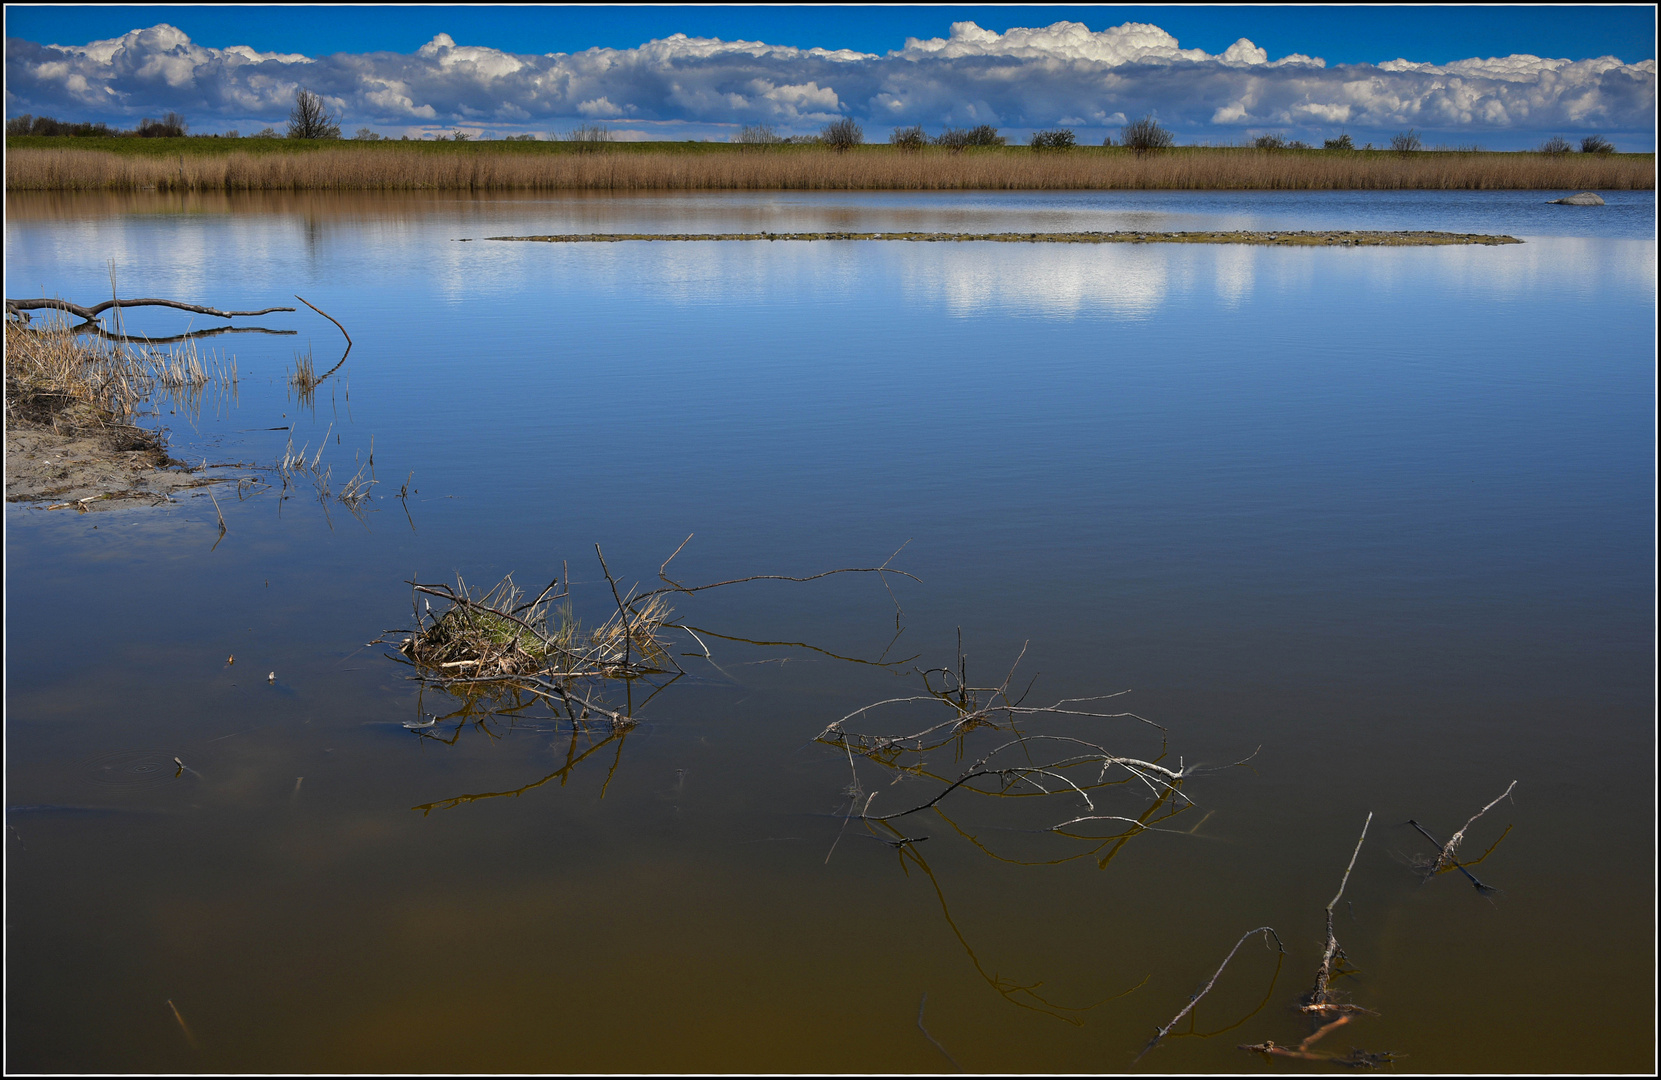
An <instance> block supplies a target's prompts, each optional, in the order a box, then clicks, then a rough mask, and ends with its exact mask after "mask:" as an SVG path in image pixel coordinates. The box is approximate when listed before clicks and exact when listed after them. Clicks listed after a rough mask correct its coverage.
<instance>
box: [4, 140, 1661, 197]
mask: <svg viewBox="0 0 1661 1080" xmlns="http://www.w3.org/2000/svg"><path fill="white" fill-rule="evenodd" d="M6 186H7V188H8V189H9V190H13V191H145V190H157V191H327V190H370V191H376V190H378V191H390V190H473V191H478V190H502V191H506V190H595V191H652V190H658V191H664V190H668V191H675V190H683V191H686V190H739V191H743V190H779V189H797V190H861V189H864V190H901V191H905V190H913V191H926V190H1016V189H1019V190H1067V189H1115V188H1117V189H1138V188H1141V189H1154V188H1171V189H1193V190H1227V189H1258V190H1340V189H1357V190H1399V189H1419V190H1503V189H1530V190H1564V189H1576V190H1579V189H1593V190H1606V191H1607V190H1653V189H1654V187H1655V159H1654V156H1653V155H1637V154H1632V155H1602V154H1573V155H1559V156H1553V155H1546V154H1520V153H1519V154H1510V153H1447V152H1423V153H1415V154H1410V155H1405V156H1403V155H1396V154H1391V153H1386V152H1372V153H1369V152H1353V153H1340V152H1327V151H1310V152H1295V151H1278V152H1277V151H1257V150H1243V149H1211V148H1186V149H1180V150H1175V151H1168V152H1165V153H1158V154H1149V155H1146V156H1137V155H1135V154H1133V153H1130V152H1128V151H1122V150H1101V149H1095V148H1090V149H1079V150H1074V151H1070V152H1064V153H1034V152H1032V151H1029V150H1020V149H1014V148H1009V149H999V150H990V151H982V152H975V151H970V152H966V153H956V154H954V153H951V152H949V151H944V150H933V149H930V150H925V151H921V152H913V153H905V152H900V151H896V150H893V149H891V148H889V147H879V146H873V147H864V148H860V149H857V150H854V151H851V152H847V153H837V152H835V151H832V150H828V149H820V148H817V147H806V148H799V149H798V148H790V149H786V150H777V149H775V150H750V149H742V148H733V149H732V150H730V151H728V150H724V149H723V151H722V152H705V153H673V152H668V151H663V152H654V151H652V150H651V149H645V148H640V147H629V148H616V149H608V150H605V151H602V152H598V153H591V154H570V153H560V154H555V153H547V154H526V153H502V152H496V151H494V150H493V149H491V148H488V147H481V148H480V149H479V150H478V151H476V152H468V153H433V152H423V151H422V150H421V149H419V148H416V149H410V148H407V146H406V147H400V146H397V145H394V146H392V147H385V148H383V147H367V146H365V147H359V146H341V147H338V148H336V147H329V148H326V149H317V150H311V151H307V152H303V153H282V154H264V155H260V154H249V153H244V152H233V153H228V154H223V155H197V156H189V157H187V156H179V157H140V156H134V155H128V154H117V153H112V152H109V151H103V150H76V149H40V148H18V149H14V150H12V151H11V152H10V153H9V154H8V155H7V157H6Z"/></svg>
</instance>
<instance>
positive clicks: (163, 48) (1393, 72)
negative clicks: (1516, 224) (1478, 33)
mask: <svg viewBox="0 0 1661 1080" xmlns="http://www.w3.org/2000/svg"><path fill="white" fill-rule="evenodd" d="M1655 82H1656V73H1655V62H1654V61H1652V60H1645V61H1642V62H1639V63H1634V64H1628V63H1624V62H1622V61H1621V60H1619V59H1617V58H1615V57H1599V58H1595V59H1588V60H1567V59H1552V58H1545V57H1538V56H1531V55H1514V56H1505V57H1487V58H1480V57H1478V58H1471V59H1468V60H1460V61H1457V62H1454V63H1447V64H1430V63H1422V62H1417V61H1413V60H1409V59H1406V58H1399V59H1395V60H1388V61H1385V62H1383V63H1378V64H1340V65H1335V66H1328V65H1327V64H1326V62H1325V61H1324V60H1322V59H1321V58H1319V57H1314V56H1307V55H1304V54H1301V53H1292V54H1289V55H1287V56H1282V57H1278V58H1277V57H1271V56H1270V55H1269V53H1268V51H1267V50H1266V49H1264V48H1262V47H1260V46H1258V45H1257V44H1255V43H1253V42H1252V41H1250V40H1249V39H1246V38H1241V39H1240V40H1238V41H1236V42H1234V43H1233V44H1232V45H1230V46H1229V47H1228V48H1227V49H1225V50H1223V51H1222V52H1221V53H1218V54H1215V55H1213V54H1210V53H1207V52H1205V51H1204V50H1201V49H1193V48H1183V47H1182V46H1181V44H1180V43H1179V42H1178V41H1177V39H1176V38H1175V37H1173V36H1172V35H1171V34H1169V33H1167V32H1166V31H1165V30H1163V29H1161V28H1160V27H1158V26H1155V25H1153V24H1151V23H1136V22H1130V23H1125V24H1123V25H1121V26H1115V27H1109V28H1108V29H1105V30H1091V29H1090V28H1089V27H1087V26H1085V25H1084V24H1083V23H1078V22H1058V23H1055V24H1053V25H1050V26H1045V27H1015V28H1012V29H1010V30H1007V31H1005V32H1003V33H999V32H996V31H993V30H988V29H985V28H983V27H981V26H979V25H977V24H975V23H973V22H957V23H953V24H951V27H950V30H949V33H948V34H947V36H945V37H937V38H927V39H919V38H908V39H906V41H905V43H904V46H903V47H902V48H898V49H895V50H892V51H890V52H888V53H886V54H884V55H880V56H879V55H875V54H871V53H863V52H858V51H855V50H850V49H833V48H811V49H802V48H795V47H789V46H780V45H770V44H768V43H766V42H762V41H723V40H720V39H716V38H696V37H688V36H686V35H684V34H674V35H671V36H669V37H666V38H662V39H659V40H655V41H649V42H646V43H644V44H642V45H639V46H637V47H635V48H630V49H610V48H594V49H587V50H584V51H581V52H576V53H551V54H546V55H537V54H528V53H527V54H521V53H511V52H506V51H503V50H500V49H495V48H490V47H487V46H482V45H468V44H465V43H458V42H457V41H456V40H455V38H454V37H452V36H451V35H450V34H438V35H436V36H435V37H434V38H433V39H432V40H431V41H429V42H428V43H427V44H425V45H423V46H421V48H419V49H417V50H416V51H415V52H414V53H407V54H406V53H391V52H374V53H358V54H350V53H340V54H335V55H331V56H319V57H309V56H303V55H298V54H291V53H276V52H262V51H260V50H259V49H258V48H257V47H255V46H254V45H237V46H233V47H230V48H225V49H216V48H208V47H205V46H201V45H197V44H195V43H194V42H192V41H191V40H190V38H189V37H188V36H187V35H186V34H184V33H183V32H182V31H180V30H179V29H177V28H176V27H173V26H170V25H167V24H165V23H163V24H158V25H156V26H152V27H148V28H145V29H138V30H133V31H131V32H129V33H127V34H124V35H122V36H121V37H119V38H112V39H109V40H105V41H94V42H90V43H88V44H85V45H55V44H40V43H36V42H30V41H25V40H21V39H16V38H8V39H7V41H6V110H7V113H8V115H17V114H19V113H23V112H30V113H35V114H39V115H56V116H59V117H60V118H63V119H88V120H104V121H107V122H108V121H114V122H118V123H119V122H127V121H129V120H130V119H131V118H136V117H138V116H140V115H148V116H155V115H159V114H160V113H162V112H164V111H167V110H175V111H178V112H180V113H183V114H184V115H185V116H186V118H187V119H189V120H190V121H192V123H193V124H194V125H195V126H196V127H197V128H198V129H201V130H211V129H212V128H213V127H214V126H215V125H217V124H219V123H222V122H223V123H225V124H226V125H227V126H229V125H235V124H253V125H255V126H258V125H260V124H265V123H280V122H281V121H282V120H283V119H284V118H285V117H286V116H287V113H288V109H289V107H290V105H291V104H292V102H293V98H294V92H295V90H296V89H297V88H298V87H302V86H304V87H305V88H307V89H309V90H312V91H314V92H316V93H319V94H322V95H323V96H324V98H325V100H327V101H329V102H331V103H333V104H334V105H335V106H336V107H337V108H338V110H339V112H340V114H341V119H342V120H343V121H344V122H345V123H346V124H349V125H352V126H357V125H364V124H367V125H376V124H379V125H383V126H385V125H394V126H396V125H411V124H421V123H427V124H432V125H452V124H466V125H472V126H474V127H483V128H489V127H491V126H496V127H500V128H503V129H508V128H512V129H515V130H522V129H531V128H540V129H546V128H548V127H550V126H554V125H558V124H560V123H563V122H569V121H573V120H595V119H599V120H608V119H620V118H624V117H626V118H627V119H628V122H629V123H631V124H645V125H648V126H654V127H655V129H656V130H659V131H669V130H673V129H676V128H683V129H701V130H703V131H705V132H706V133H708V132H709V131H711V129H717V130H718V129H721V128H724V127H727V126H733V125H739V124H753V123H768V124H773V125H775V126H777V127H778V128H779V129H781V130H786V131H791V130H794V131H798V132H805V131H811V130H814V129H816V128H817V127H818V126H819V125H821V124H823V123H824V122H826V121H827V120H829V119H834V118H836V117H839V116H851V117H853V118H854V119H856V120H859V121H861V122H863V123H866V124H869V125H871V126H872V127H873V128H877V129H880V128H882V127H883V126H885V125H902V124H913V123H920V124H923V125H925V126H926V127H929V128H931V129H937V128H938V127H939V126H941V125H946V124H954V125H955V124H982V123H986V124H993V125H996V126H999V127H1006V128H1015V129H1023V128H1024V129H1034V128H1041V127H1052V126H1056V125H1058V124H1065V125H1071V126H1076V127H1085V128H1092V127H1093V128H1097V129H1106V130H1110V131H1111V130H1112V129H1113V128H1115V127H1116V126H1117V125H1119V124H1122V123H1124V122H1125V119H1126V118H1127V117H1128V118H1135V117H1138V116H1142V115H1145V114H1149V113H1151V114H1153V115H1154V116H1155V117H1156V118H1158V119H1159V121H1160V122H1161V123H1163V124H1165V125H1166V126H1167V127H1170V128H1172V129H1174V130H1175V131H1177V132H1178V134H1179V135H1180V136H1182V137H1183V138H1184V139H1185V140H1186V139H1196V140H1198V139H1211V140H1217V141H1229V140H1231V139H1233V138H1235V137H1238V136H1239V135H1242V134H1245V133H1247V132H1248V131H1257V130H1262V129H1267V128H1279V129H1284V130H1286V131H1288V132H1289V133H1298V134H1303V135H1304V136H1305V137H1311V136H1319V135H1321V134H1335V133H1336V129H1339V128H1347V129H1349V130H1350V131H1352V132H1354V133H1355V134H1357V135H1360V136H1364V137H1370V136H1367V133H1369V132H1380V133H1390V132H1394V131H1396V130H1400V129H1402V128H1405V127H1410V126H1411V127H1418V128H1420V129H1421V130H1424V131H1427V132H1429V131H1439V132H1444V133H1446V134H1447V135H1448V136H1451V137H1453V138H1455V139H1457V140H1458V141H1461V142H1470V141H1483V140H1488V141H1491V142H1493V143H1504V142H1505V141H1506V140H1507V139H1510V140H1512V141H1513V142H1517V141H1527V140H1528V139H1530V138H1533V137H1534V136H1535V134H1536V133H1541V132H1552V133H1556V132H1559V131H1561V132H1564V133H1574V132H1580V131H1587V132H1590V131H1597V132H1599V133H1604V134H1616V135H1620V134H1621V133H1626V137H1625V138H1624V139H1623V140H1622V141H1623V147H1630V148H1633V149H1648V148H1651V147H1653V132H1654V126H1655ZM872 134H873V135H876V136H878V137H880V135H881V131H880V130H876V131H873V132H872ZM1635 140H1636V141H1637V142H1640V143H1645V144H1647V145H1644V146H1637V145H1633V143H1634V141H1635Z"/></svg>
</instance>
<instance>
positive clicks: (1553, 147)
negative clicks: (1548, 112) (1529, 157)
mask: <svg viewBox="0 0 1661 1080" xmlns="http://www.w3.org/2000/svg"><path fill="white" fill-rule="evenodd" d="M1573 149H1574V147H1572V146H1570V145H1569V140H1567V139H1565V138H1564V137H1563V136H1561V135H1553V136H1552V137H1551V138H1549V139H1547V140H1546V141H1545V142H1543V143H1541V144H1540V153H1542V154H1551V155H1553V156H1556V155H1558V154H1567V153H1568V152H1569V151H1570V150H1573Z"/></svg>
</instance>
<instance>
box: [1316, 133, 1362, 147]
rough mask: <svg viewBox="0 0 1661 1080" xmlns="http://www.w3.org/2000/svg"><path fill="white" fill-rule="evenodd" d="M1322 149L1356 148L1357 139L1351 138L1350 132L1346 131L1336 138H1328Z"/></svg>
mask: <svg viewBox="0 0 1661 1080" xmlns="http://www.w3.org/2000/svg"><path fill="white" fill-rule="evenodd" d="M1321 149H1322V150H1354V149H1355V140H1354V139H1352V138H1350V136H1349V133H1348V132H1345V133H1344V134H1342V135H1340V136H1338V137H1337V138H1336V139H1328V140H1327V141H1326V142H1324V143H1322V144H1321Z"/></svg>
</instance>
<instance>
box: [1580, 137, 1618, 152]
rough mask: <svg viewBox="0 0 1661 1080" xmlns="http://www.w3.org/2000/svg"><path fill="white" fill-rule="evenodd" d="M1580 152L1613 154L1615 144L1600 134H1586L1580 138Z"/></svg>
mask: <svg viewBox="0 0 1661 1080" xmlns="http://www.w3.org/2000/svg"><path fill="white" fill-rule="evenodd" d="M1580 152H1581V153H1582V154H1613V153H1614V152H1615V144H1614V143H1612V142H1610V141H1609V140H1608V139H1606V138H1604V137H1603V136H1602V135H1588V136H1586V137H1585V138H1584V139H1581V140H1580Z"/></svg>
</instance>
